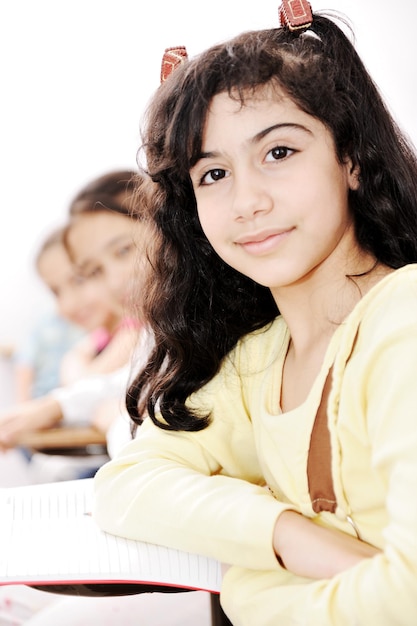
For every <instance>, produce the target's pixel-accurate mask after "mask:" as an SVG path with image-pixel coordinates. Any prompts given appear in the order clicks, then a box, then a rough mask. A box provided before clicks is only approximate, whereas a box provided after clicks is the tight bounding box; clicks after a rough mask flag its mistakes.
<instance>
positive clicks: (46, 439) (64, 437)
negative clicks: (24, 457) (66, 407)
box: [18, 426, 106, 451]
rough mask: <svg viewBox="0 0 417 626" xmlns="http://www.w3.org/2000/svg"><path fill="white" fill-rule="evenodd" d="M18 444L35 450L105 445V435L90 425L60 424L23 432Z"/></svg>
mask: <svg viewBox="0 0 417 626" xmlns="http://www.w3.org/2000/svg"><path fill="white" fill-rule="evenodd" d="M18 445H19V446H23V447H25V448H31V449H35V450H43V451H47V450H56V449H59V450H65V449H71V448H86V447H88V446H102V447H105V446H106V436H105V434H104V433H102V432H101V431H100V430H97V428H94V427H92V426H80V427H71V426H62V427H59V428H48V429H47V430H37V431H33V432H31V433H25V434H23V435H22V436H21V437H20V438H19V441H18Z"/></svg>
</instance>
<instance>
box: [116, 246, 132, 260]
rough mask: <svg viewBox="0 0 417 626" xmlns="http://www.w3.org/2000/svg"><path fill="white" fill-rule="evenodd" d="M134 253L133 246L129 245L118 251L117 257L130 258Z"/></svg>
mask: <svg viewBox="0 0 417 626" xmlns="http://www.w3.org/2000/svg"><path fill="white" fill-rule="evenodd" d="M132 251H133V244H127V245H125V246H121V247H120V248H118V249H117V250H116V257H125V256H128V255H129V254H130V253H131V252H132Z"/></svg>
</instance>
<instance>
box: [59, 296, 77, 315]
mask: <svg viewBox="0 0 417 626" xmlns="http://www.w3.org/2000/svg"><path fill="white" fill-rule="evenodd" d="M57 304H58V312H59V314H60V315H61V316H62V317H64V318H66V319H69V320H71V319H72V318H73V316H74V314H75V311H76V309H77V304H76V301H75V300H74V298H73V297H72V295H71V294H69V293H63V294H60V296H59V298H58V301H57Z"/></svg>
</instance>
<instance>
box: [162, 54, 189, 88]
mask: <svg viewBox="0 0 417 626" xmlns="http://www.w3.org/2000/svg"><path fill="white" fill-rule="evenodd" d="M187 59H188V54H187V50H186V48H185V46H177V47H176V48H167V49H166V50H165V52H164V55H163V57H162V65H161V83H163V82H165V81H166V79H167V78H168V76H170V75H171V74H172V72H173V71H174V70H175V68H176V67H178V65H181V63H183V62H184V61H186V60H187Z"/></svg>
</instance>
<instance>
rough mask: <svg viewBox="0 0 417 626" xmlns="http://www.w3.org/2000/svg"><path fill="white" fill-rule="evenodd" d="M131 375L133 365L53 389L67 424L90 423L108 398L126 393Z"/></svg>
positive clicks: (53, 394)
mask: <svg viewBox="0 0 417 626" xmlns="http://www.w3.org/2000/svg"><path fill="white" fill-rule="evenodd" d="M130 376H131V366H130V365H125V366H124V367H122V368H120V369H118V370H116V371H115V372H111V373H109V374H102V375H100V376H90V377H88V378H84V379H82V380H79V381H77V382H76V383H74V384H72V385H68V386H66V387H59V388H58V389H54V390H53V391H51V395H52V396H53V397H54V398H55V400H57V402H59V404H60V405H61V410H62V413H63V416H64V420H63V423H64V424H65V425H72V426H73V425H75V424H89V423H90V421H91V418H92V416H93V415H94V411H95V409H96V408H97V407H98V405H99V404H100V403H101V402H103V400H106V399H107V398H114V397H118V396H119V397H120V398H122V397H123V396H124V394H125V393H126V389H127V386H128V384H129V380H130Z"/></svg>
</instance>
